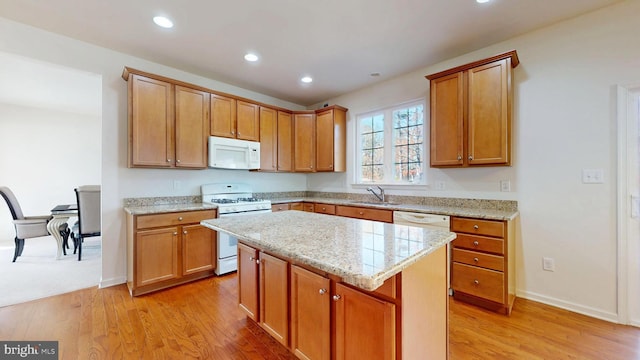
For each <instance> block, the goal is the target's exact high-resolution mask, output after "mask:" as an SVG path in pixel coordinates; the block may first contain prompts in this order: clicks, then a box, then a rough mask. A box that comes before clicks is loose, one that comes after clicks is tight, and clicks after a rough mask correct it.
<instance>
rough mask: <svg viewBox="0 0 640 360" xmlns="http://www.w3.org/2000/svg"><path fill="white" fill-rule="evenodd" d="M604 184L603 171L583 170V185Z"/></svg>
mask: <svg viewBox="0 0 640 360" xmlns="http://www.w3.org/2000/svg"><path fill="white" fill-rule="evenodd" d="M603 182H604V170H603V169H582V183H583V184H602V183H603Z"/></svg>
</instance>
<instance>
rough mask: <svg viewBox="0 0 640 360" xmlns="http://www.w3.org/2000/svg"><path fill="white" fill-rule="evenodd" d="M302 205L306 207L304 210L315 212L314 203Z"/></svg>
mask: <svg viewBox="0 0 640 360" xmlns="http://www.w3.org/2000/svg"><path fill="white" fill-rule="evenodd" d="M302 207H303V208H304V211H308V212H313V211H314V209H313V203H302Z"/></svg>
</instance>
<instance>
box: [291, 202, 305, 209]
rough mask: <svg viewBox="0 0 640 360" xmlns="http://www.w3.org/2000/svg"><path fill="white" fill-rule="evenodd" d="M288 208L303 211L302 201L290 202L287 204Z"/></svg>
mask: <svg viewBox="0 0 640 360" xmlns="http://www.w3.org/2000/svg"><path fill="white" fill-rule="evenodd" d="M289 209H290V210H298V211H303V210H304V207H303V206H302V203H291V204H289Z"/></svg>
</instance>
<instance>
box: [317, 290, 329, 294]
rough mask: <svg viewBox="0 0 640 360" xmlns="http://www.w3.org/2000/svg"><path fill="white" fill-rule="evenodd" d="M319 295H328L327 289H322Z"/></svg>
mask: <svg viewBox="0 0 640 360" xmlns="http://www.w3.org/2000/svg"><path fill="white" fill-rule="evenodd" d="M318 293H319V294H320V295H324V294H326V293H327V289H320V290H319V291H318Z"/></svg>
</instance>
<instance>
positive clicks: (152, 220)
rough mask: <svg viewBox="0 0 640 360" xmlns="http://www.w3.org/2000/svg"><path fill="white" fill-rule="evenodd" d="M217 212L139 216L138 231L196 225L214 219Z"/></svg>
mask: <svg viewBox="0 0 640 360" xmlns="http://www.w3.org/2000/svg"><path fill="white" fill-rule="evenodd" d="M215 217H216V211H215V210H197V211H185V212H179V213H168V214H153V215H139V216H137V217H136V218H137V224H136V225H137V226H136V229H148V228H154V227H161V226H175V225H182V224H195V223H199V222H200V221H202V220H205V219H214V218H215Z"/></svg>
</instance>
